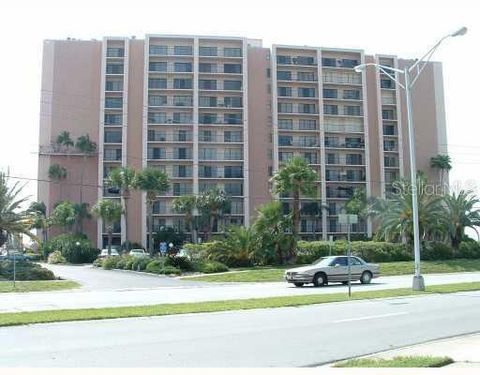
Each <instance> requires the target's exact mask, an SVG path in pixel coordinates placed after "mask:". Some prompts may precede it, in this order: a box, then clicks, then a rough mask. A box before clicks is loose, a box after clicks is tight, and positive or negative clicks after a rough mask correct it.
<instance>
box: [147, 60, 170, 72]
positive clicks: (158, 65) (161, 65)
mask: <svg viewBox="0 0 480 375" xmlns="http://www.w3.org/2000/svg"><path fill="white" fill-rule="evenodd" d="M148 70H149V71H151V72H166V71H167V63H166V62H150V63H149V64H148Z"/></svg>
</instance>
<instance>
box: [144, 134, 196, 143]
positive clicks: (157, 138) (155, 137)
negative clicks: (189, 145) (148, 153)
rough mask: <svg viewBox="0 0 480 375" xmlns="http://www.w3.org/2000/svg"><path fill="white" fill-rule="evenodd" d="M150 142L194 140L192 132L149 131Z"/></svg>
mask: <svg viewBox="0 0 480 375" xmlns="http://www.w3.org/2000/svg"><path fill="white" fill-rule="evenodd" d="M148 141H149V142H192V133H191V132H188V133H185V134H179V133H152V132H149V133H148Z"/></svg>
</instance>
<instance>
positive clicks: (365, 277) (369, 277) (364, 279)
mask: <svg viewBox="0 0 480 375" xmlns="http://www.w3.org/2000/svg"><path fill="white" fill-rule="evenodd" d="M370 281H372V274H371V273H370V272H369V271H365V272H364V273H362V277H361V278H360V282H361V283H362V284H370Z"/></svg>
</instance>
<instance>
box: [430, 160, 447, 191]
mask: <svg viewBox="0 0 480 375" xmlns="http://www.w3.org/2000/svg"><path fill="white" fill-rule="evenodd" d="M430 167H432V168H437V169H438V173H439V184H440V186H441V188H442V192H443V188H444V186H443V184H444V182H445V177H446V174H447V172H448V171H449V170H450V169H452V160H451V159H450V156H448V155H441V154H439V155H437V156H432V157H431V158H430Z"/></svg>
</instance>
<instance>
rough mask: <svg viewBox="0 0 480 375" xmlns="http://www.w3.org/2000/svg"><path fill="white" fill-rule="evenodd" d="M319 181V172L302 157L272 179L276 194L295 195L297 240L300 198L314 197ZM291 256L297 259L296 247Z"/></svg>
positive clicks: (294, 217) (294, 220)
mask: <svg viewBox="0 0 480 375" xmlns="http://www.w3.org/2000/svg"><path fill="white" fill-rule="evenodd" d="M317 180H318V175H317V172H315V170H314V169H312V168H311V167H310V166H309V165H308V164H307V162H306V161H305V159H303V158H300V157H295V158H292V159H290V160H289V161H288V163H286V164H284V165H282V166H281V167H280V169H279V170H278V171H277V172H276V173H275V175H274V176H273V177H272V181H273V184H274V185H273V191H274V193H277V194H282V193H292V195H293V210H292V221H293V227H292V233H293V237H294V238H295V239H296V238H297V237H298V232H299V224H300V196H301V195H305V196H314V195H315V194H316V191H317V189H316V184H315V182H316V181H317ZM291 256H292V257H295V246H294V247H293V248H292V249H291Z"/></svg>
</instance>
